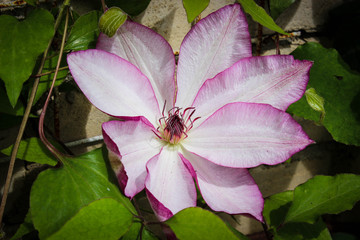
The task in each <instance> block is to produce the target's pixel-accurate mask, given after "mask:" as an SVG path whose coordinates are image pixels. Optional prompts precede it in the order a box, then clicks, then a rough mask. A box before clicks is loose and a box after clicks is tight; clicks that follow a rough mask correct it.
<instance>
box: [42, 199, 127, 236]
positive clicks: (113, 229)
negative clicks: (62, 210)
mask: <svg viewBox="0 0 360 240" xmlns="http://www.w3.org/2000/svg"><path fill="white" fill-rule="evenodd" d="M132 218H133V215H132V214H131V213H130V212H129V211H128V209H126V208H125V207H124V205H123V204H121V203H120V202H118V201H116V200H114V199H112V198H102V199H100V200H96V201H94V202H91V203H90V204H89V205H87V206H85V207H83V208H82V209H80V211H79V212H78V213H77V214H76V215H75V216H74V217H72V218H71V219H70V220H69V221H67V222H66V223H65V224H64V226H63V227H62V228H61V229H60V230H59V231H58V232H56V233H55V234H53V235H52V236H50V237H49V238H47V239H48V240H63V239H76V240H91V239H93V240H97V239H102V240H107V239H114V240H117V239H119V238H120V237H121V236H122V235H124V234H125V233H126V232H127V231H128V229H129V227H130V225H131V223H132Z"/></svg>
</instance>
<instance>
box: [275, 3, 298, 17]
mask: <svg viewBox="0 0 360 240" xmlns="http://www.w3.org/2000/svg"><path fill="white" fill-rule="evenodd" d="M294 2H295V0H271V1H270V15H271V17H272V18H273V19H277V18H278V17H279V16H280V14H281V13H282V12H283V11H284V10H285V9H287V8H288V7H289V6H290V5H291V4H293V3H294Z"/></svg>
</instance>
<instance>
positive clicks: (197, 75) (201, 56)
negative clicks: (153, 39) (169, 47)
mask: <svg viewBox="0 0 360 240" xmlns="http://www.w3.org/2000/svg"><path fill="white" fill-rule="evenodd" d="M244 57H251V42H250V35H249V31H248V25H247V21H246V17H245V15H244V13H243V12H242V10H241V8H240V5H239V4H234V5H229V6H225V7H223V8H221V9H219V10H218V11H216V12H214V13H212V14H210V15H209V16H207V17H205V18H204V19H202V20H201V21H199V23H197V24H196V25H195V26H194V27H193V28H192V29H191V30H190V32H189V33H188V34H187V35H186V37H185V38H184V41H183V42H182V44H181V47H180V55H179V63H178V71H177V83H178V93H177V106H183V107H187V106H190V105H191V103H192V102H193V100H194V98H195V95H196V93H197V92H198V90H199V88H200V86H201V85H202V84H203V83H204V82H205V80H207V79H209V78H212V77H214V76H215V75H216V74H218V73H219V72H221V71H224V70H225V69H227V68H228V67H230V66H231V65H233V64H234V63H235V62H237V61H238V60H240V59H241V58H244Z"/></svg>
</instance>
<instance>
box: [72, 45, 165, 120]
mask: <svg viewBox="0 0 360 240" xmlns="http://www.w3.org/2000/svg"><path fill="white" fill-rule="evenodd" d="M67 61H68V64H69V68H70V71H71V74H72V75H73V77H74V80H75V82H76V83H77V84H78V86H79V87H80V89H81V91H82V92H83V93H84V94H85V96H86V97H87V98H88V99H89V100H90V102H91V103H92V104H94V105H95V106H96V107H97V108H99V109H100V110H102V111H104V112H105V113H107V114H109V115H113V116H131V117H135V116H144V117H145V118H147V119H148V120H149V121H150V122H151V123H153V124H154V123H156V122H157V119H158V118H159V117H160V110H159V107H158V103H157V100H156V98H155V95H154V91H153V89H152V87H151V84H150V82H149V80H148V79H147V78H146V76H144V75H143V74H142V73H141V72H140V71H139V70H138V69H137V68H136V67H135V66H134V65H132V64H131V63H129V62H128V61H126V60H124V59H122V58H120V57H118V56H116V55H114V54H112V53H108V52H105V51H103V50H97V49H89V50H86V51H78V52H74V53H71V54H69V55H68V57H67Z"/></svg>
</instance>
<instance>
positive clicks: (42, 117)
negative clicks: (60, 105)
mask: <svg viewBox="0 0 360 240" xmlns="http://www.w3.org/2000/svg"><path fill="white" fill-rule="evenodd" d="M68 23H69V9H67V11H66V17H65V28H64V34H63V38H62V41H61V47H60V54H59V58H58V62H57V64H56V68H55V73H54V77H53V80H52V83H51V87H50V90H49V93H48V96H47V98H46V101H45V104H44V107H43V109H42V112H41V114H40V118H39V135H40V139H41V141H42V142H43V143H44V144H45V146H46V147H47V148H48V149H49V150H50V151H51V152H52V153H53V155H54V156H56V157H57V158H58V159H59V160H61V156H63V154H62V153H61V152H60V151H59V150H58V149H57V148H56V147H54V146H53V145H52V144H51V143H50V142H49V141H48V140H47V138H46V136H45V133H44V120H45V115H46V110H47V107H48V105H49V102H50V97H51V93H52V91H53V89H54V86H55V81H56V77H57V74H58V72H59V68H60V64H61V58H62V54H63V52H64V46H65V41H66V32H67V28H68Z"/></svg>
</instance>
